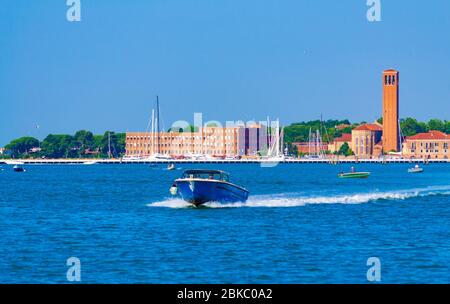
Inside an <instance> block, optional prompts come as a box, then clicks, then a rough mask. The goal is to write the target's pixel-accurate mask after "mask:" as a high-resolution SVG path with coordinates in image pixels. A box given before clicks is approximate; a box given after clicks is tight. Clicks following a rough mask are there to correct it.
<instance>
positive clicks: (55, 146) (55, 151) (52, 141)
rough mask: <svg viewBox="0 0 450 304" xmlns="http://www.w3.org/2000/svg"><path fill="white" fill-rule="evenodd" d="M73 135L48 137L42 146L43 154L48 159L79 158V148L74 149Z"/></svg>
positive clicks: (51, 135)
mask: <svg viewBox="0 0 450 304" xmlns="http://www.w3.org/2000/svg"><path fill="white" fill-rule="evenodd" d="M73 143H74V140H73V137H72V136H71V135H65V134H63V135H53V134H50V135H48V136H47V137H46V138H45V139H44V141H43V142H42V144H41V148H42V154H43V155H44V156H45V157H47V158H74V157H78V151H77V148H75V147H74V144H73Z"/></svg>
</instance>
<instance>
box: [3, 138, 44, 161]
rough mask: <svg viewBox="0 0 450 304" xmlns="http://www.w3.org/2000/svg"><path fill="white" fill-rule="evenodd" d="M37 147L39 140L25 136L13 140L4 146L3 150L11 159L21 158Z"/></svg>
mask: <svg viewBox="0 0 450 304" xmlns="http://www.w3.org/2000/svg"><path fill="white" fill-rule="evenodd" d="M37 147H39V140H37V139H36V138H34V137H30V136H25V137H20V138H17V139H14V140H13V141H11V142H10V143H9V144H7V145H6V146H5V149H6V150H8V151H9V152H10V153H11V156H12V157H21V156H23V155H25V154H28V153H29V152H30V150H31V149H32V148H37Z"/></svg>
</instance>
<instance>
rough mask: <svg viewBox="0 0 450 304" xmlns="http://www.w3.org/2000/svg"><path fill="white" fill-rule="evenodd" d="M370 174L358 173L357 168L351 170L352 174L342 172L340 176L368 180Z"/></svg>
mask: <svg viewBox="0 0 450 304" xmlns="http://www.w3.org/2000/svg"><path fill="white" fill-rule="evenodd" d="M369 175H370V172H357V171H355V168H353V167H352V168H351V171H350V172H341V173H339V174H338V177H339V178H368V177H369Z"/></svg>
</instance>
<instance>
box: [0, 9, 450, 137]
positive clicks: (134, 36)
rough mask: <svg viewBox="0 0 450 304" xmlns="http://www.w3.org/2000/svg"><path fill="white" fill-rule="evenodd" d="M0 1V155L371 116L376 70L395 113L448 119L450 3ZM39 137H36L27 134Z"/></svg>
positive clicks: (376, 107)
mask: <svg viewBox="0 0 450 304" xmlns="http://www.w3.org/2000/svg"><path fill="white" fill-rule="evenodd" d="M65 2H66V1H65V0H34V1H30V0H0V4H1V5H0V105H1V111H0V146H3V145H5V144H6V143H8V142H9V141H10V140H11V139H13V138H15V137H19V136H22V135H32V136H37V137H39V138H41V139H42V138H43V137H44V136H45V135H47V134H48V133H54V134H58V133H73V132H75V131H76V130H79V129H88V130H91V131H93V132H95V133H103V132H104V131H105V130H108V129H110V130H115V131H126V130H129V131H138V130H145V129H146V126H147V123H148V118H149V115H150V111H151V108H152V105H153V102H154V99H155V95H156V94H158V95H159V96H160V101H161V104H162V109H161V110H162V115H163V119H164V123H165V125H166V126H169V125H170V124H171V122H173V121H174V120H180V119H182V120H187V121H192V120H193V113H194V112H202V113H203V116H204V119H205V120H213V119H214V120H219V121H223V122H225V121H226V120H245V121H247V120H251V119H255V120H264V119H265V118H266V116H267V115H270V116H271V117H274V118H275V117H279V118H280V119H281V121H282V123H284V124H288V123H291V122H295V121H301V120H310V119H317V118H319V117H320V115H321V114H323V116H324V118H348V119H350V120H352V121H362V120H365V121H372V120H374V119H376V118H378V117H379V116H381V72H382V71H383V70H384V69H386V68H396V69H398V70H400V77H401V78H400V85H401V88H400V98H401V104H400V114H401V116H402V117H406V116H413V117H416V118H418V119H420V120H429V119H430V118H441V119H450V18H449V16H450V1H447V0H434V1H407V0H396V1H391V0H381V4H382V11H381V12H382V21H381V22H375V23H370V22H368V21H367V19H366V11H367V9H368V7H367V6H366V0H351V1H332V0H326V1H325V0H314V1H312V0H277V1H275V0H270V1H269V0H267V1H265V0H214V1H213V0H189V1H187V0H130V1H122V0H81V3H82V9H81V14H82V21H81V22H73V23H70V22H68V21H67V20H66V11H67V8H68V7H67V6H66V3H65ZM37 124H38V125H40V129H36V128H35V126H36V125H37Z"/></svg>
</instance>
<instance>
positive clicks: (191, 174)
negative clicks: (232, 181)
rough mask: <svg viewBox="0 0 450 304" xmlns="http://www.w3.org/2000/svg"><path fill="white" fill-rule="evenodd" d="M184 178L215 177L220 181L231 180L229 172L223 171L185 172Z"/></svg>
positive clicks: (214, 178)
mask: <svg viewBox="0 0 450 304" xmlns="http://www.w3.org/2000/svg"><path fill="white" fill-rule="evenodd" d="M183 178H199V179H213V180H219V181H225V182H228V181H229V177H228V175H227V174H225V173H223V172H185V173H184V174H183Z"/></svg>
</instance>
